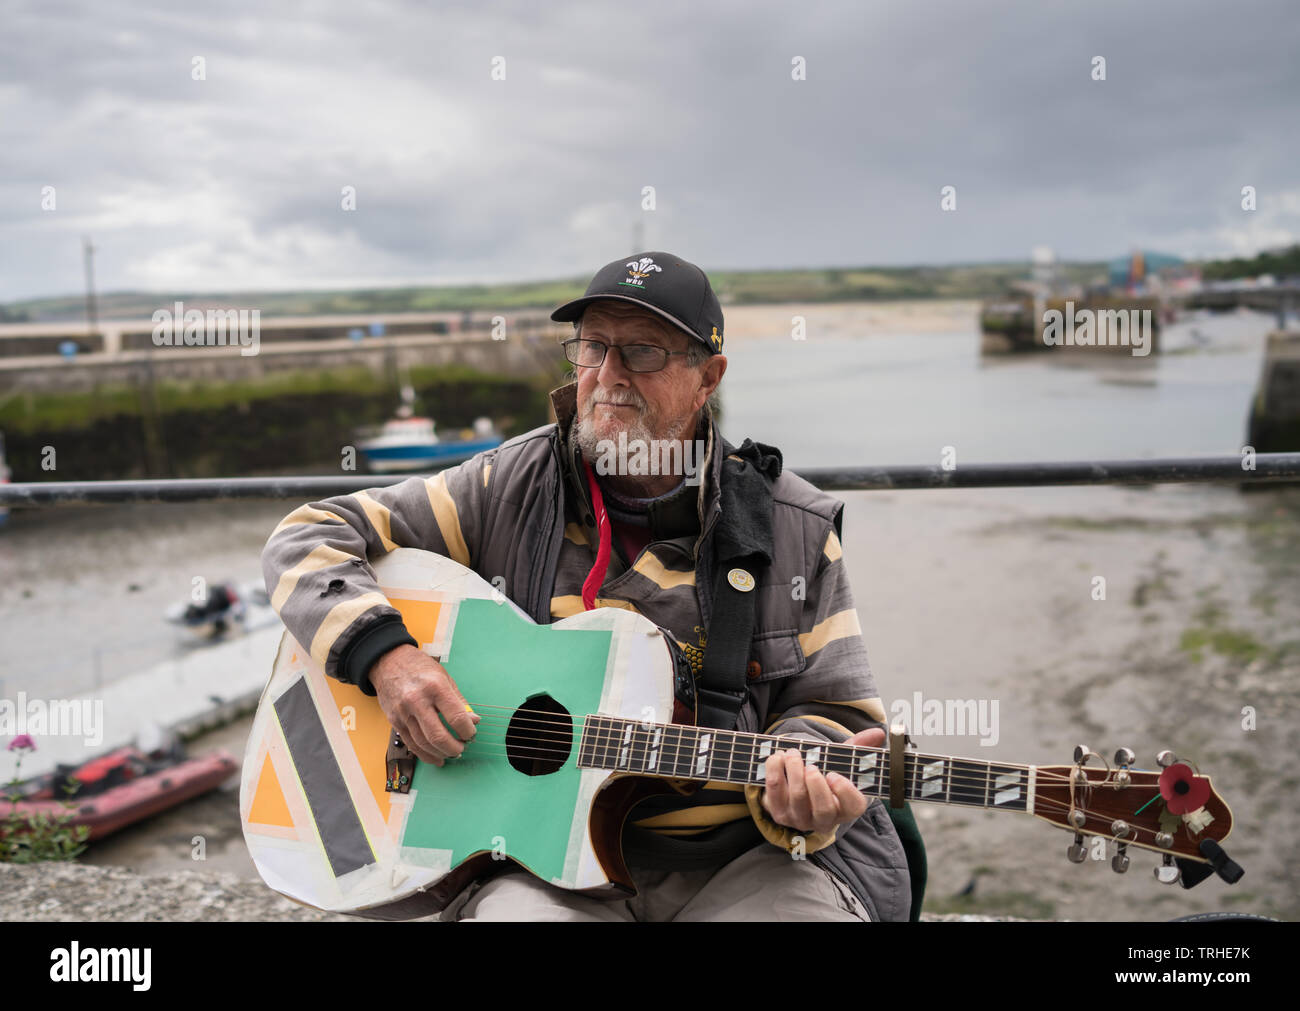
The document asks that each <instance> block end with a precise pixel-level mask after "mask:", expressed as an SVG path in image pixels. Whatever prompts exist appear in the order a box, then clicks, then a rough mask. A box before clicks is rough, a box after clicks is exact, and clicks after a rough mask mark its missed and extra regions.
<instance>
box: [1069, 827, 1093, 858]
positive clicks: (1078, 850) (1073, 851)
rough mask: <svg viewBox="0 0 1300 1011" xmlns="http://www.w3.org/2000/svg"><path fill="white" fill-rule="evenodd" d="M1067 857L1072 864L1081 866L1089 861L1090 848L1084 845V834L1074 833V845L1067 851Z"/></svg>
mask: <svg viewBox="0 0 1300 1011" xmlns="http://www.w3.org/2000/svg"><path fill="white" fill-rule="evenodd" d="M1065 855H1066V856H1068V857H1069V858H1070V863H1072V864H1081V863H1083V862H1084V861H1085V860H1087V859H1088V847H1086V846H1085V845H1084V844H1083V833H1082V832H1076V833H1074V845H1073V846H1071V847H1070V848H1069V849H1067V850H1066V851H1065Z"/></svg>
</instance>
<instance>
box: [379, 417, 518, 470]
mask: <svg viewBox="0 0 1300 1011" xmlns="http://www.w3.org/2000/svg"><path fill="white" fill-rule="evenodd" d="M500 444H501V434H500V433H499V432H497V430H496V427H495V426H494V425H493V424H492V421H491V420H490V419H488V418H478V419H477V420H476V421H475V422H474V427H473V428H472V429H464V430H462V431H461V432H460V433H459V435H458V436H457V437H455V438H450V439H449V438H441V437H439V435H438V433H437V431H436V429H435V426H434V423H433V419H432V418H425V417H419V416H411V415H407V416H402V412H401V411H400V410H399V412H398V417H396V418H393V419H391V420H390V421H387V422H385V424H384V426H383V427H382V428H381V429H380V430H379V431H378V432H377V433H374V434H370V435H368V436H367V437H366V438H363V439H361V440H359V441H358V443H357V449H359V450H360V451H361V454H362V456H364V457H365V460H366V465H367V466H368V467H369V468H370V470H371V471H373V472H375V473H377V474H388V473H393V472H397V471H408V470H429V469H432V468H435V467H446V466H450V465H451V464H455V463H460V462H461V461H462V460H468V459H469V458H470V457H471V456H473V455H474V454H475V453H481V452H482V451H483V450H485V449H491V448H492V447H494V446H499V445H500Z"/></svg>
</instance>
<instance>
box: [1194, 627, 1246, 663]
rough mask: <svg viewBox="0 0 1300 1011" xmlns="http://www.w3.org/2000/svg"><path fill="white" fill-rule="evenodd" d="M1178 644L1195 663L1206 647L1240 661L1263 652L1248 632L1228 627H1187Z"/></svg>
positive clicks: (1199, 660) (1243, 661)
mask: <svg viewBox="0 0 1300 1011" xmlns="http://www.w3.org/2000/svg"><path fill="white" fill-rule="evenodd" d="M1178 646H1179V648H1180V649H1182V650H1183V651H1184V652H1186V653H1189V654H1191V657H1192V659H1193V660H1195V661H1196V662H1197V663H1200V662H1201V661H1202V660H1204V659H1205V650H1206V649H1207V648H1208V649H1212V650H1213V651H1214V652H1216V653H1218V654H1219V655H1220V656H1226V657H1229V658H1231V659H1233V660H1237V661H1240V662H1241V663H1249V662H1250V661H1252V660H1254V659H1256V658H1257V657H1259V656H1261V655H1263V653H1264V646H1263V645H1262V644H1261V643H1260V642H1259V641H1258V640H1257V639H1255V638H1254V637H1253V636H1251V635H1250V634H1249V633H1247V632H1237V631H1234V630H1233V629H1230V628H1189V629H1187V630H1186V631H1185V632H1183V635H1182V638H1181V639H1180V640H1179V642H1178Z"/></svg>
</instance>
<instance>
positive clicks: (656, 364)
mask: <svg viewBox="0 0 1300 1011" xmlns="http://www.w3.org/2000/svg"><path fill="white" fill-rule="evenodd" d="M560 344H561V346H562V347H563V348H564V357H565V358H567V359H568V360H569V361H570V362H572V363H573V364H574V365H579V366H581V367H582V368H584V369H594V368H596V367H597V366H599V365H600V364H601V363H602V362H604V360H605V355H606V354H607V353H608V351H609V349H610V348H611V347H612V348H615V349H616V350H617V351H618V353H619V354H620V355H622V356H623V367H624V368H625V369H627V370H628V371H629V372H658V371H659V370H660V369H662V368H663V367H664V366H665V365H667V364H668V356H669V355H689V354H690V352H689V351H669V350H667V349H665V348H661V347H658V346H656V345H654V344H606V343H604V342H603V341H593V340H588V339H587V338H585V337H570V338H569V339H568V340H567V341H561V342H560Z"/></svg>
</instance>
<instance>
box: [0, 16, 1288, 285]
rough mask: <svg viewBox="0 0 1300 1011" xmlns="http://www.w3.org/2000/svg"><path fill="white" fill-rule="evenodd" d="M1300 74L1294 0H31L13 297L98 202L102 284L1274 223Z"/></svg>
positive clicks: (1212, 250) (789, 256)
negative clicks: (1246, 199) (200, 67)
mask: <svg viewBox="0 0 1300 1011" xmlns="http://www.w3.org/2000/svg"><path fill="white" fill-rule="evenodd" d="M796 56H802V57H804V59H805V60H806V65H807V79H806V80H804V81H794V80H792V79H791V60H792V58H793V57H796ZM1094 56H1103V57H1105V59H1106V80H1105V81H1094V80H1092V79H1091V69H1092V67H1091V61H1092V59H1093V57H1094ZM195 57H202V58H203V61H204V71H205V76H206V79H205V80H194V79H193V77H192V67H193V61H194V58H195ZM494 57H504V59H505V70H506V77H505V80H504V81H500V80H493V79H492V61H493V58H494ZM1298 99H1300V5H1298V4H1297V3H1296V2H1295V0H1277V2H1250V0H1244V2H1242V0H1238V2H1233V3H1222V2H1220V3H1204V2H1149V0H1148V2H1141V3H1139V2H1098V0H1092V2H1089V3H1071V4H1060V3H1046V2H1039V0H1034V2H1024V3H1001V2H982V3H981V2H974V0H962V2H936V0H925V2H892V0H891V2H888V3H880V2H876V3H865V2H839V0H836V2H817V0H802V2H795V0H788V2H773V3H767V2H761V0H755V2H734V0H721V2H707V3H706V2H695V3H690V2H687V3H678V2H674V0H658V2H649V3H555V4H550V3H537V2H519V3H502V2H496V3H494V2H466V3H448V2H442V0H433V2H402V0H387V2H374V3H371V2H365V3H358V2H346V3H344V2H340V3H324V2H320V3H310V2H299V3H292V2H266V0H256V2H254V0H249V2H240V0H229V2H226V0H222V2H199V3H195V4H192V5H191V4H179V3H153V4H148V3H127V2H121V3H114V2H94V3H90V2H87V3H80V4H74V3H59V2H51V0H31V2H23V0H19V2H9V3H6V5H5V19H4V31H3V34H0V300H9V299H15V298H22V297H28V296H34V295H46V294H60V293H72V292H76V291H78V290H79V289H80V287H81V284H82V277H81V250H80V238H81V236H82V235H85V234H90V235H92V236H93V238H94V240H95V243H96V245H97V247H98V250H99V251H98V255H97V261H96V266H97V279H98V284H99V287H100V288H101V289H102V290H118V289H146V290H221V289H245V288H278V287H290V286H293V287H299V286H301V287H316V286H333V285H395V284H409V283H418V284H432V283H447V282H459V281H466V280H483V281H500V280H506V281H508V280H512V279H519V280H525V279H537V278H547V277H559V276H572V275H579V274H589V273H590V272H591V271H593V270H594V269H595V267H597V266H599V265H600V264H602V263H604V262H606V261H608V260H611V259H614V258H615V257H618V256H622V255H624V254H626V253H629V252H631V251H632V249H631V246H632V236H633V224H634V222H635V221H636V220H637V219H638V218H642V219H644V237H645V242H644V248H647V249H669V250H672V251H674V252H677V253H679V254H681V255H683V256H685V257H687V258H688V259H691V260H694V261H695V262H697V263H700V264H701V265H702V266H704V267H705V268H706V269H745V268H760V267H787V266H828V265H848V264H877V263H879V264H905V263H923V262H931V263H944V262H959V261H969V260H990V259H1010V258H1016V259H1020V258H1024V257H1026V256H1027V255H1028V252H1029V250H1030V248H1031V247H1032V246H1034V245H1038V244H1047V245H1051V246H1052V247H1054V248H1055V249H1056V250H1057V253H1058V255H1060V256H1063V257H1067V258H1104V257H1109V256H1114V255H1118V254H1120V253H1123V252H1125V251H1127V250H1129V249H1131V248H1133V247H1134V246H1141V247H1144V248H1154V249H1161V250H1165V251H1168V252H1172V253H1175V254H1181V255H1185V256H1194V255H1224V254H1237V253H1253V252H1256V251H1258V250H1259V249H1261V248H1267V247H1271V246H1275V245H1278V244H1281V243H1285V242H1289V241H1296V240H1297V237H1298V236H1300V129H1298V128H1297V127H1298V125H1300V124H1298V123H1297V120H1298V119H1300V115H1298V114H1297V108H1298V102H1297V100H1298ZM946 185H951V186H955V187H956V190H957V209H956V210H955V211H953V212H943V211H941V210H940V189H941V187H943V186H946ZM1246 185H1250V186H1254V187H1256V188H1257V192H1258V210H1256V211H1254V212H1253V213H1252V212H1246V211H1243V210H1242V209H1241V206H1240V204H1241V188H1242V187H1243V186H1246ZM50 186H52V187H54V194H55V201H56V206H55V209H54V210H43V209H42V206H41V202H42V189H43V187H50ZM344 186H353V187H355V188H356V210H354V211H345V210H343V209H342V208H341V207H340V203H341V199H342V197H341V191H342V188H343V187H344ZM645 186H653V187H654V188H655V195H656V203H657V207H656V209H655V210H654V211H653V212H643V211H642V210H641V194H642V188H643V187H645Z"/></svg>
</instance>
